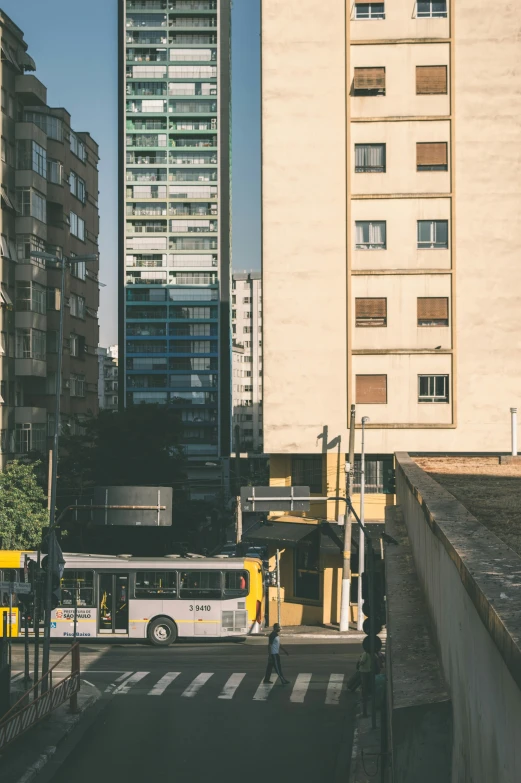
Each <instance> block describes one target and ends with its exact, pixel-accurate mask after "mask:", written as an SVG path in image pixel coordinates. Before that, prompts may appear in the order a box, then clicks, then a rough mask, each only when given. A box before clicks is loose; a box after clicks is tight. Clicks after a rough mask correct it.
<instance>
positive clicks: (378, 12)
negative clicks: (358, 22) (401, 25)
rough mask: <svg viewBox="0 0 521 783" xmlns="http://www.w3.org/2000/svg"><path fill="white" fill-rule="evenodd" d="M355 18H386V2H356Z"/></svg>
mask: <svg viewBox="0 0 521 783" xmlns="http://www.w3.org/2000/svg"><path fill="white" fill-rule="evenodd" d="M355 19H385V5H384V3H355Z"/></svg>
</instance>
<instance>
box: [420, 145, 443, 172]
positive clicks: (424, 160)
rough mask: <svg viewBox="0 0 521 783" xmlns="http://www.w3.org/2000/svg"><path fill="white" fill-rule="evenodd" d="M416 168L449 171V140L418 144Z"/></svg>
mask: <svg viewBox="0 0 521 783" xmlns="http://www.w3.org/2000/svg"><path fill="white" fill-rule="evenodd" d="M416 169H417V170H418V171H447V142H445V141H441V142H427V143H424V142H421V143H418V144H416Z"/></svg>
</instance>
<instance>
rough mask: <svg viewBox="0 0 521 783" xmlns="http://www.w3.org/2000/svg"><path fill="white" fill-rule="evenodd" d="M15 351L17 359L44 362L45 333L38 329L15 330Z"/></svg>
mask: <svg viewBox="0 0 521 783" xmlns="http://www.w3.org/2000/svg"><path fill="white" fill-rule="evenodd" d="M15 350H16V353H15V356H16V358H17V359H39V360H40V361H45V358H46V333H45V332H42V331H41V330H40V329H17V330H16V349H15Z"/></svg>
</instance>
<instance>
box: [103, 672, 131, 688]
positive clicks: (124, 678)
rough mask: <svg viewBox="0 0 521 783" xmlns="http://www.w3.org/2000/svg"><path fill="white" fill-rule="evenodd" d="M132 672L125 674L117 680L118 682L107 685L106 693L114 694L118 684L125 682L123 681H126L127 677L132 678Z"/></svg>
mask: <svg viewBox="0 0 521 783" xmlns="http://www.w3.org/2000/svg"><path fill="white" fill-rule="evenodd" d="M131 674H132V672H123V674H122V675H121V676H120V677H118V678H117V680H114V682H111V683H110V685H107V687H106V688H105V693H112V691H113V690H114V688H117V685H118V682H123V680H126V679H127V677H130V675H131Z"/></svg>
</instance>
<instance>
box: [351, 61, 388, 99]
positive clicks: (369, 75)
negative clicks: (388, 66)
mask: <svg viewBox="0 0 521 783" xmlns="http://www.w3.org/2000/svg"><path fill="white" fill-rule="evenodd" d="M353 95H358V96H363V95H385V68H355V73H354V78H353Z"/></svg>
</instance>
